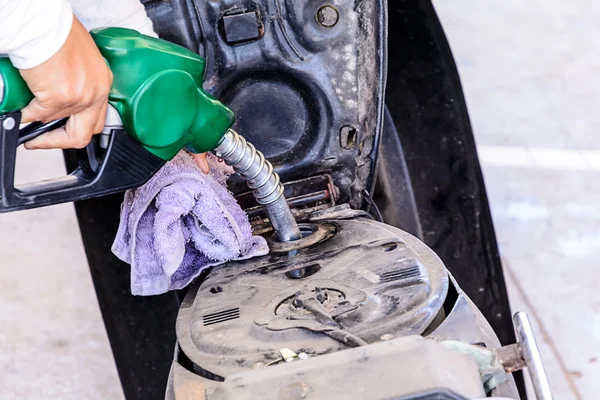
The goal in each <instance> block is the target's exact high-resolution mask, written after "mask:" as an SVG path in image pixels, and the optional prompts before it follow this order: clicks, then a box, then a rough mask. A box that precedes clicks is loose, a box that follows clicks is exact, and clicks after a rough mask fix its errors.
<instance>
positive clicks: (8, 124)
mask: <svg viewBox="0 0 600 400" xmlns="http://www.w3.org/2000/svg"><path fill="white" fill-rule="evenodd" d="M15 125H16V122H15V119H14V118H12V117H8V118H6V119H5V120H4V122H2V127H3V128H4V129H6V130H7V131H10V130H11V129H13V128H14V127H15Z"/></svg>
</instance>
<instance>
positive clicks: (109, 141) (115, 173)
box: [0, 28, 301, 241]
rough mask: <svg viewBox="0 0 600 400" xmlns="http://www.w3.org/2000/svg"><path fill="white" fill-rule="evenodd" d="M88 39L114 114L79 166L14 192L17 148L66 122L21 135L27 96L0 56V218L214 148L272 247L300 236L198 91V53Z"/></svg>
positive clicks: (213, 103)
mask: <svg viewBox="0 0 600 400" xmlns="http://www.w3.org/2000/svg"><path fill="white" fill-rule="evenodd" d="M91 34H92V38H93V39H94V41H95V42H96V45H97V46H98V49H99V50H100V53H101V54H102V56H104V58H105V59H106V62H107V63H108V66H109V67H110V69H111V71H112V73H113V77H114V78H113V85H112V87H111V90H110V94H109V98H108V100H109V103H110V105H111V106H112V107H113V108H114V110H116V113H118V116H116V115H115V111H114V110H112V109H110V110H109V112H108V113H107V121H106V124H105V130H104V131H103V134H102V135H100V140H98V141H94V140H93V141H92V143H90V144H89V145H88V146H87V148H86V151H84V152H78V153H77V157H78V164H79V166H78V168H77V169H76V170H75V171H73V172H72V173H71V174H70V175H68V176H66V177H62V178H57V179H53V180H48V181H42V182H35V183H33V184H30V185H26V186H20V187H15V185H14V172H15V162H16V150H17V147H18V146H20V145H21V144H23V143H25V142H27V141H29V140H31V139H33V138H35V137H37V136H39V135H40V134H43V133H44V132H46V131H48V130H50V129H54V128H56V127H57V126H58V125H59V124H60V123H64V122H65V120H66V119H63V120H61V121H54V122H51V123H48V124H41V123H32V124H30V125H28V126H26V127H25V128H23V129H20V127H19V122H20V118H21V114H20V110H21V109H22V108H23V107H25V106H26V105H27V104H29V102H30V101H31V100H32V99H33V94H32V93H31V91H30V90H29V88H28V87H27V85H26V83H25V81H24V80H23V78H22V77H21V75H20V73H19V71H18V70H17V69H16V68H14V67H13V65H12V64H11V63H10V60H9V59H7V58H4V59H0V78H1V79H0V84H1V85H0V86H1V97H0V212H10V211H17V210H23V209H28V208H36V207H42V206H47V205H51V204H58V203H64V202H69V201H78V200H85V199H89V198H95V197H100V196H104V195H108V194H111V193H117V192H120V191H124V190H127V189H132V188H136V187H138V186H140V185H142V184H144V183H145V182H147V181H148V179H150V178H151V177H152V176H153V175H154V174H155V173H156V172H157V171H158V170H159V169H160V168H161V167H162V165H163V164H164V163H165V161H167V160H170V159H171V158H173V157H174V156H175V155H176V154H177V153H178V152H179V151H180V150H181V149H183V148H184V147H185V148H187V149H188V150H190V151H192V152H193V153H203V152H207V151H214V152H215V153H216V154H217V155H218V156H219V157H221V158H222V159H223V160H224V161H225V162H226V163H227V164H229V165H231V166H233V167H234V170H235V171H236V172H238V173H239V174H240V176H241V177H242V178H243V179H245V180H246V182H247V183H248V186H249V187H250V188H251V189H252V190H253V192H254V197H255V198H256V200H257V202H258V203H259V204H261V205H262V206H264V207H265V210H266V211H267V214H268V215H269V219H270V221H271V224H272V226H273V229H274V231H275V233H276V235H277V239H278V240H279V241H290V240H296V239H299V238H300V237H301V233H300V230H299V228H298V225H297V224H296V221H295V219H294V216H293V215H292V212H291V211H290V208H289V206H288V205H287V202H286V200H285V197H284V196H283V185H282V184H281V182H280V181H279V176H278V175H277V174H276V173H275V172H274V171H273V166H272V165H271V163H269V161H268V160H266V159H265V157H264V156H263V155H262V154H261V153H260V152H259V151H257V150H256V149H255V148H254V146H252V145H251V144H250V143H247V142H246V141H245V140H244V138H243V137H241V136H240V135H238V134H237V133H236V132H234V131H233V130H231V129H230V127H231V125H232V124H233V121H234V116H233V112H232V111H231V110H230V109H229V108H228V107H227V106H225V105H224V104H222V103H220V102H219V101H218V100H216V99H214V98H213V97H211V96H210V95H209V94H208V93H206V92H205V91H204V90H203V89H202V83H203V78H204V60H203V59H202V57H200V56H199V55H197V54H195V53H193V52H191V51H189V50H187V49H185V48H183V47H181V46H177V45H175V44H173V43H170V42H167V41H164V40H160V39H156V38H153V37H149V36H145V35H142V34H140V33H138V32H136V31H133V30H130V29H124V28H104V29H99V30H94V31H92V32H91ZM115 120H117V121H116V123H115ZM79 157H82V158H79Z"/></svg>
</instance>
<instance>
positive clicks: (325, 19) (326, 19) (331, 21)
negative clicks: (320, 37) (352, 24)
mask: <svg viewBox="0 0 600 400" xmlns="http://www.w3.org/2000/svg"><path fill="white" fill-rule="evenodd" d="M339 18H340V15H339V14H338V11H337V9H336V8H335V7H334V6H332V5H329V4H328V5H324V6H323V7H321V8H319V10H318V11H317V22H318V23H319V25H321V26H324V27H325V28H332V27H333V26H335V24H337V22H338V20H339Z"/></svg>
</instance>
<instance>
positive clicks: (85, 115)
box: [21, 17, 113, 149]
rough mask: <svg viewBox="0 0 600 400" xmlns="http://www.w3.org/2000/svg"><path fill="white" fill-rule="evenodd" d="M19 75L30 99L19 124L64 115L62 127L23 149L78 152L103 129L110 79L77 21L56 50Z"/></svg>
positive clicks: (101, 58)
mask: <svg viewBox="0 0 600 400" xmlns="http://www.w3.org/2000/svg"><path fill="white" fill-rule="evenodd" d="M21 75H22V76H23V79H24V80H25V82H26V83H27V85H28V86H29V89H30V90H31V92H32V93H33V95H34V96H35V98H34V99H33V100H32V101H31V102H30V103H29V105H28V106H27V107H25V108H24V109H23V110H22V111H21V113H22V120H21V122H23V123H26V122H32V121H42V122H49V121H53V120H56V119H60V118H65V117H69V120H68V121H67V124H66V125H65V126H64V127H62V128H58V129H55V130H53V131H51V132H48V133H46V134H44V135H41V136H39V137H37V138H36V139H34V140H31V141H30V142H27V143H26V144H25V147H26V148H27V149H51V148H60V149H66V148H76V149H80V148H83V147H85V146H86V145H87V144H88V143H89V142H90V140H91V139H92V135H93V134H95V133H100V132H101V131H102V128H103V127H104V120H105V117H106V108H107V104H108V93H109V91H110V87H111V85H112V80H113V76H112V72H111V71H110V69H109V68H108V66H107V64H106V61H105V60H104V58H103V57H102V55H101V54H100V51H99V50H98V48H97V47H96V44H95V43H94V41H93V40H92V37H91V36H90V34H89V32H88V31H87V30H86V29H85V28H84V27H83V25H81V23H80V22H79V21H78V20H77V18H75V17H73V25H72V27H71V31H70V33H69V36H68V37H67V40H66V41H65V43H64V44H63V46H62V47H61V48H60V50H59V51H58V52H57V53H56V54H54V55H53V56H52V57H51V58H50V59H48V60H47V61H45V62H44V63H42V64H40V65H38V66H36V67H33V68H31V69H25V70H21Z"/></svg>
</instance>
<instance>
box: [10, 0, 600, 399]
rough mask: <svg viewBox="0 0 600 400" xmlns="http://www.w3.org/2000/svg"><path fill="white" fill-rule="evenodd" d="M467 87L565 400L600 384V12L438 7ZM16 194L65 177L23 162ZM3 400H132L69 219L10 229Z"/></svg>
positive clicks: (56, 158)
mask: <svg viewBox="0 0 600 400" xmlns="http://www.w3.org/2000/svg"><path fill="white" fill-rule="evenodd" d="M434 4H435V6H436V9H437V11H438V15H439V17H440V19H441V21H442V24H443V26H444V28H445V31H446V34H447V36H448V39H449V42H450V46H451V47H452V50H453V53H454V57H455V59H456V63H457V65H458V69H459V72H460V75H461V79H462V83H463V89H464V92H465V96H466V99H467V105H468V108H469V112H470V116H471V121H472V124H473V129H474V132H475V137H476V141H477V144H478V151H479V155H480V158H481V163H482V167H483V171H484V176H485V181H486V185H487V190H488V193H489V198H490V202H491V208H492V214H493V217H494V221H495V227H496V232H497V236H498V241H499V244H500V251H501V254H502V258H503V261H504V270H505V277H506V280H507V285H508V288H509V294H510V297H511V303H512V307H513V311H517V310H523V311H526V312H528V313H529V314H530V316H531V318H532V320H533V323H534V326H535V329H536V334H537V337H538V341H539V343H540V346H541V351H542V355H543V358H544V361H545V365H546V369H547V372H548V375H549V377H550V381H551V385H552V388H553V390H554V395H555V398H556V399H561V400H562V399H595V398H597V397H598V396H597V388H598V384H597V383H596V382H597V377H598V376H600V362H599V361H598V358H600V333H598V332H600V294H599V293H600V292H598V290H597V288H598V286H600V271H599V270H598V269H597V261H596V259H597V254H600V207H598V204H597V203H598V201H597V199H598V197H599V195H600V181H599V178H600V135H599V134H597V133H596V130H597V128H596V127H597V126H598V125H599V123H600V113H599V112H598V107H597V106H598V103H599V102H600V99H599V97H598V96H597V93H598V92H600V52H599V51H598V47H599V45H598V38H599V37H600V24H599V23H598V21H599V20H600V4H595V3H594V2H593V1H591V0H573V1H569V2H566V1H558V0H545V1H541V0H529V1H526V2H523V1H516V0H504V1H502V0H487V1H473V0H469V1H467V0H436V1H435V2H434ZM17 168H18V171H19V174H20V176H19V177H18V180H21V181H32V180H37V179H40V178H46V177H49V176H58V175H61V174H64V168H63V162H62V156H61V153H60V152H54V151H50V152H35V153H28V152H21V153H20V154H19V160H18V167H17ZM0 238H1V239H0V266H1V267H0V370H1V371H2V376H1V377H0V397H2V398H3V399H4V398H6V399H12V398H15V399H16V398H41V397H48V398H61V399H81V398H85V399H119V398H123V395H122V392H121V389H120V387H119V382H118V377H117V373H116V369H115V366H114V362H113V361H112V355H111V353H110V348H109V344H108V339H107V337H106V333H105V330H104V327H103V325H102V319H101V316H100V310H99V308H98V305H97V302H96V297H95V293H94V290H93V286H92V281H91V277H90V274H89V271H88V268H87V263H86V259H85V253H84V251H83V247H82V244H81V240H80V236H79V231H78V227H77V221H76V219H75V213H74V210H73V207H72V205H61V206H55V207H50V208H44V209H38V210H33V211H25V212H20V213H13V214H5V215H1V216H0Z"/></svg>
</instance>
